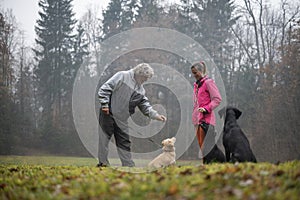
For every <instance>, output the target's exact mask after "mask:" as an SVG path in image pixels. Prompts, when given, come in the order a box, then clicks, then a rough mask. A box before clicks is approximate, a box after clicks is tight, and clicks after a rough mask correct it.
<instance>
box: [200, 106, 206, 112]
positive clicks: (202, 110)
mask: <svg viewBox="0 0 300 200" xmlns="http://www.w3.org/2000/svg"><path fill="white" fill-rule="evenodd" d="M198 111H199V112H202V113H205V112H206V110H205V108H203V107H200V108H198Z"/></svg>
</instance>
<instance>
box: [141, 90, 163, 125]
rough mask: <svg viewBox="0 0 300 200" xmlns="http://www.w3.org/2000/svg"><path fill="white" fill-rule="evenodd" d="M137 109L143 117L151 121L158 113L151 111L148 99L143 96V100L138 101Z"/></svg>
mask: <svg viewBox="0 0 300 200" xmlns="http://www.w3.org/2000/svg"><path fill="white" fill-rule="evenodd" d="M138 107H139V109H140V111H141V112H142V113H143V114H144V115H146V116H148V117H150V118H151V119H156V118H157V117H158V115H159V114H158V112H157V111H156V110H154V109H153V107H152V106H151V104H150V102H149V100H148V98H147V97H146V96H145V95H143V98H142V100H141V101H140V103H139V105H138Z"/></svg>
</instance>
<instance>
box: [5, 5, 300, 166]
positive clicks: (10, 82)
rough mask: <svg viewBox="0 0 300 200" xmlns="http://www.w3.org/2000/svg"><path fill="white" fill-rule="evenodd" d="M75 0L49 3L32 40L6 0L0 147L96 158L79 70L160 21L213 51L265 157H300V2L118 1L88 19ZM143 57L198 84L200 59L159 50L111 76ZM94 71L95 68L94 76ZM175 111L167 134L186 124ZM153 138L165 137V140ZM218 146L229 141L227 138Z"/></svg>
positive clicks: (117, 64)
mask: <svg viewBox="0 0 300 200" xmlns="http://www.w3.org/2000/svg"><path fill="white" fill-rule="evenodd" d="M24 2H25V1H24ZM72 2H73V1H70V0H57V1H52V3H51V4H50V5H49V3H50V1H49V2H48V1H40V3H41V4H40V5H38V10H39V11H40V13H35V15H37V16H38V20H37V21H36V22H35V23H34V25H35V33H36V36H35V38H34V39H35V42H34V43H33V44H31V43H28V41H27V40H28V37H26V34H27V33H24V31H23V30H22V27H21V26H20V25H19V22H18V21H16V18H15V13H14V12H13V11H12V10H7V9H5V8H4V7H3V6H2V5H1V4H0V154H3V155H69V156H91V155H90V154H89V153H88V151H87V150H86V149H85V148H84V146H83V144H82V142H81V141H80V139H79V137H78V134H77V132H76V130H75V127H74V122H73V118H72V88H73V82H74V79H75V76H76V73H77V71H78V69H79V67H80V66H81V64H82V62H83V60H84V58H85V57H87V56H88V55H90V54H92V53H96V54H97V53H100V52H101V42H102V41H105V40H106V39H107V38H110V37H112V36H113V35H115V34H118V33H120V32H122V31H126V30H129V29H132V28H140V27H151V26H152V27H162V28H169V29H174V30H176V31H179V32H181V33H184V34H186V35H188V36H189V37H191V38H193V39H194V40H196V41H197V42H198V43H200V44H201V45H202V46H203V47H204V48H205V49H206V51H207V52H208V53H209V54H210V56H211V57H212V58H213V60H214V63H215V64H216V66H217V67H218V68H219V71H220V73H221V76H222V79H223V82H224V85H225V88H226V96H227V101H228V104H230V105H234V106H236V107H238V108H239V109H240V110H241V111H242V112H243V114H242V116H241V118H240V119H239V120H238V122H239V124H240V126H241V127H242V129H243V130H244V131H245V133H246V135H247V137H248V138H249V141H250V144H251V146H252V148H253V151H254V154H255V155H256V157H257V159H258V161H271V162H277V161H286V160H292V159H300V146H299V144H298V142H299V141H300V133H299V132H298V131H299V129H300V122H299V120H298V119H299V111H300V109H299V107H300V102H299V101H300V100H299V97H300V94H299V84H300V66H299V65H300V46H299V42H300V10H299V3H298V4H297V3H296V2H295V1H288V0H287V1H281V2H280V3H279V4H278V6H276V7H274V6H271V5H270V3H268V2H265V1H263V0H244V1H239V2H238V4H237V3H236V2H235V1H227V0H208V1H201V0H198V1H192V0H181V1H178V2H177V3H169V1H155V0H114V1H108V4H107V5H108V6H107V7H105V8H102V9H99V10H97V9H93V8H90V9H88V8H87V9H85V10H83V11H82V10H81V11H80V12H82V13H83V14H82V15H80V16H79V15H78V14H77V15H76V13H75V10H74V7H73V6H72V5H73V4H72ZM166 2H167V3H166ZM24 9H26V8H24ZM99 13H100V15H101V16H102V17H99V16H100V15H99ZM140 62H149V63H151V62H156V63H161V64H165V65H168V66H171V67H172V68H174V69H175V70H177V71H178V72H180V73H181V74H182V75H183V76H184V77H185V78H186V79H188V80H189V81H190V83H191V85H192V83H193V81H194V78H193V77H192V76H191V72H190V65H191V63H188V62H186V61H185V60H184V59H181V58H180V57H178V56H176V55H173V54H170V53H168V52H162V51H158V50H151V49H145V50H140V51H136V52H131V53H130V54H129V55H124V56H123V57H121V58H119V59H117V60H115V61H114V62H113V63H112V66H110V67H109V69H111V70H112V71H110V72H109V73H107V76H108V75H111V74H113V73H114V72H116V71H118V70H125V69H128V68H129V67H130V66H135V65H136V64H138V63H140ZM98 64H100V61H97V60H96V65H98ZM94 73H95V71H94V70H93V69H92V68H88V69H87V70H86V74H85V75H86V76H91V77H92V76H94ZM105 78H108V77H103V80H101V81H104V79H105ZM91 87H93V86H91ZM157 90H158V88H157V86H156V85H152V86H151V85H149V86H147V87H146V91H147V96H148V97H149V98H150V97H151V98H150V101H151V102H152V103H161V104H163V105H165V106H166V107H165V108H168V107H170V108H173V107H176V105H177V104H178V102H177V101H176V99H175V97H174V94H172V93H171V92H170V91H168V89H167V88H161V89H160V92H161V93H160V95H163V96H164V98H163V100H162V98H160V96H159V95H158V93H157ZM191 98H192V97H191ZM82 100H83V101H84V97H83V99H82ZM95 102H96V99H95ZM191 109H192V105H191ZM166 110H167V113H169V115H170V116H171V118H170V119H169V121H168V123H167V124H166V125H165V127H164V131H165V132H167V133H168V134H170V136H172V134H173V132H176V130H177V129H178V123H172V120H173V122H174V120H175V122H178V120H180V119H177V118H176V117H177V115H176V114H174V113H175V112H178V111H177V110H172V109H166ZM191 111H192V110H191ZM172 112H174V113H172ZM172 118H173V119H172ZM140 119H141V118H140V117H135V118H134V120H135V121H136V122H137V121H139V120H140ZM145 120H146V119H145ZM138 123H140V124H143V123H144V124H146V123H147V122H144V121H140V122H138ZM191 126H192V124H191ZM154 139H155V141H156V142H157V143H160V142H161V139H162V138H160V136H157V138H154ZM140 142H141V143H140ZM132 143H133V149H137V151H141V150H139V147H140V146H142V147H143V151H146V150H148V149H152V148H153V147H152V146H151V145H153V144H147V142H144V143H143V141H139V140H138V139H133V142H132ZM218 144H219V145H220V146H221V147H222V143H221V141H219V143H218ZM198 148H199V147H198V144H197V142H196V141H195V142H194V143H193V144H192V145H191V146H190V148H189V149H188V151H187V152H186V153H185V154H184V155H183V156H182V159H197V155H198Z"/></svg>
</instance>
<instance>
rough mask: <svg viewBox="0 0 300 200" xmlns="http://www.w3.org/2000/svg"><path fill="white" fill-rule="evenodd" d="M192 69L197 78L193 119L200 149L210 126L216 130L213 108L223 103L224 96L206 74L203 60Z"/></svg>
mask: <svg viewBox="0 0 300 200" xmlns="http://www.w3.org/2000/svg"><path fill="white" fill-rule="evenodd" d="M191 71H192V74H193V75H194V77H195V79H196V81H195V83H194V96H193V102H194V108H193V116H192V120H193V124H194V125H195V128H196V136H197V139H198V143H199V146H200V149H201V150H203V142H204V138H205V135H206V134H207V131H208V128H209V126H212V130H214V126H215V125H216V119H215V114H214V112H213V110H214V109H215V108H216V107H217V106H218V105H219V104H220V103H221V101H222V98H221V95H220V92H219V90H218V88H217V86H216V84H215V82H214V80H213V79H211V78H209V77H208V76H207V75H206V65H205V63H204V62H203V61H201V62H199V63H195V64H193V65H192V67H191Z"/></svg>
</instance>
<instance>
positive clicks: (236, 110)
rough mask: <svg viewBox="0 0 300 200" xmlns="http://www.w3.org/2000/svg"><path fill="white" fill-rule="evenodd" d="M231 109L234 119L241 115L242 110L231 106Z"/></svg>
mask: <svg viewBox="0 0 300 200" xmlns="http://www.w3.org/2000/svg"><path fill="white" fill-rule="evenodd" d="M233 110H234V113H235V117H236V119H238V118H240V116H241V115H242V111H240V110H239V109H237V108H233Z"/></svg>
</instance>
